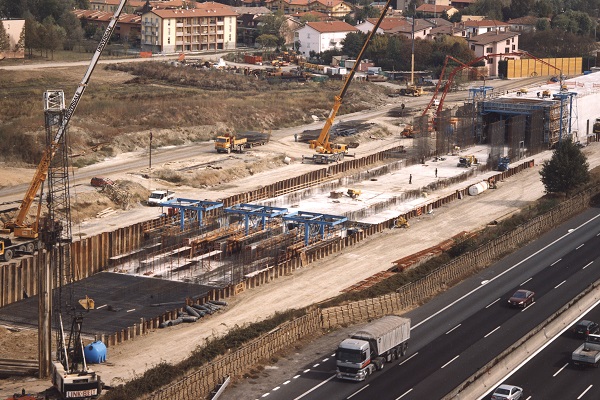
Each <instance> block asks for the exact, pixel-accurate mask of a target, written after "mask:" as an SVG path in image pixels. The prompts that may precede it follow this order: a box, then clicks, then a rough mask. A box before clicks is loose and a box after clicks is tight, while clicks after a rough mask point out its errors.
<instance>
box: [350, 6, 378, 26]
mask: <svg viewBox="0 0 600 400" xmlns="http://www.w3.org/2000/svg"><path fill="white" fill-rule="evenodd" d="M380 15H381V10H379V9H378V8H375V7H372V6H369V5H367V6H364V7H362V8H359V9H357V10H356V12H355V13H354V19H355V20H356V22H357V23H360V22H363V21H366V20H367V18H378V17H379V16H380Z"/></svg>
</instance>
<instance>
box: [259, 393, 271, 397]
mask: <svg viewBox="0 0 600 400" xmlns="http://www.w3.org/2000/svg"><path fill="white" fill-rule="evenodd" d="M270 394H271V393H265V394H263V395H262V396H260V397H267V396H268V395H270Z"/></svg>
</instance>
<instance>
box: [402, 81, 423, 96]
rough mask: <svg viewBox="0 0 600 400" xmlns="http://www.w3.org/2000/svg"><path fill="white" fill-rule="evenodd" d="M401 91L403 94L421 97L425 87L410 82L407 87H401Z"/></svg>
mask: <svg viewBox="0 0 600 400" xmlns="http://www.w3.org/2000/svg"><path fill="white" fill-rule="evenodd" d="M399 93H400V94H401V95H402V96H413V97H419V96H422V95H423V94H424V93H425V92H424V91H423V87H421V86H417V85H415V84H410V83H408V84H407V85H406V87H403V88H401V89H400V91H399Z"/></svg>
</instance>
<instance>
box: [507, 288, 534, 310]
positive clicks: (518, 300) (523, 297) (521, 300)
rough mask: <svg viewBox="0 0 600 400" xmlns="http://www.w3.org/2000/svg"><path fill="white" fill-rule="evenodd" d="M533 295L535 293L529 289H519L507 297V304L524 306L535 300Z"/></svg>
mask: <svg viewBox="0 0 600 400" xmlns="http://www.w3.org/2000/svg"><path fill="white" fill-rule="evenodd" d="M534 296H535V293H534V292H532V291H531V290H525V289H519V290H517V291H516V292H515V293H514V294H513V295H512V296H511V298H510V299H508V304H509V305H510V306H513V307H522V308H525V307H527V306H529V305H531V304H533V302H534V301H535V298H534Z"/></svg>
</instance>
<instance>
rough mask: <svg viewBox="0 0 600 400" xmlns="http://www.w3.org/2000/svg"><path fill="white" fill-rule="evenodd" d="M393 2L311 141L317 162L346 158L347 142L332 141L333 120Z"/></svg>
mask: <svg viewBox="0 0 600 400" xmlns="http://www.w3.org/2000/svg"><path fill="white" fill-rule="evenodd" d="M391 3H392V0H387V2H386V4H385V7H384V8H383V10H381V14H380V15H379V18H378V19H377V22H376V23H375V26H374V27H373V30H371V31H370V32H369V34H368V35H367V39H366V40H365V43H364V44H363V47H362V48H361V49H360V52H359V53H358V56H356V63H355V64H354V66H353V67H352V69H351V70H350V73H349V74H348V75H346V79H345V80H344V85H343V86H342V89H341V90H340V93H339V94H338V95H337V96H335V97H334V101H333V108H332V109H331V112H330V113H329V116H328V117H327V120H326V121H325V125H324V126H323V129H321V133H320V134H319V137H318V138H317V139H315V140H311V141H310V148H311V149H315V150H316V151H317V153H318V154H315V155H314V156H313V157H312V160H313V161H314V162H316V163H321V164H327V163H330V162H335V161H340V160H342V159H343V158H344V154H347V153H348V146H346V145H345V144H335V143H331V141H330V137H331V135H330V130H331V127H332V126H333V121H334V120H335V117H336V115H337V113H338V111H339V109H340V107H341V105H342V102H343V101H344V96H345V95H346V92H347V91H348V87H349V86H350V82H352V79H353V78H354V74H355V73H356V70H357V68H358V67H359V65H360V60H362V57H363V54H364V52H365V50H366V49H367V47H368V46H369V43H370V42H371V38H372V37H373V36H374V35H375V33H376V32H377V29H379V26H380V25H381V22H382V21H383V18H384V17H385V14H386V13H387V10H388V8H389V7H390V5H391Z"/></svg>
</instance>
